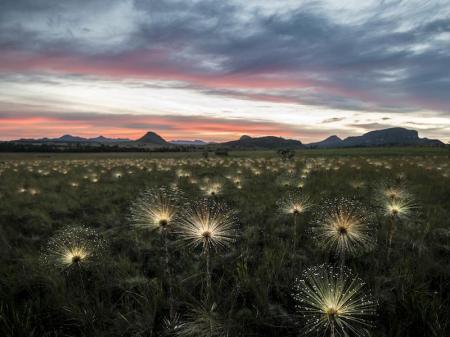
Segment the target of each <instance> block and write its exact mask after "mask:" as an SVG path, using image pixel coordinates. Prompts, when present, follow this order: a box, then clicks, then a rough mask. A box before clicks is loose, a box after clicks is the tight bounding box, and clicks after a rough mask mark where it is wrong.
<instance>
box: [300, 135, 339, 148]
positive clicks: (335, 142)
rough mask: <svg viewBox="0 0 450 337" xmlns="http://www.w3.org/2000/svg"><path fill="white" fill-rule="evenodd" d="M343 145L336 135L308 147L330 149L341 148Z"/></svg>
mask: <svg viewBox="0 0 450 337" xmlns="http://www.w3.org/2000/svg"><path fill="white" fill-rule="evenodd" d="M341 144H342V139H341V138H339V137H338V136H336V135H333V136H330V137H328V138H326V139H324V140H322V141H320V142H315V143H309V144H307V145H306V146H307V147H311V148H319V149H320V148H330V147H339V146H340V145H341Z"/></svg>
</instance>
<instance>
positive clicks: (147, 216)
mask: <svg viewBox="0 0 450 337" xmlns="http://www.w3.org/2000/svg"><path fill="white" fill-rule="evenodd" d="M183 201H184V196H183V193H182V192H181V191H180V190H179V189H177V188H176V187H160V188H150V189H147V190H146V191H145V192H144V193H143V194H142V195H141V196H140V197H139V198H138V199H137V200H136V202H135V203H134V204H133V205H132V206H131V210H130V213H131V223H132V224H133V225H134V226H135V227H137V228H140V229H150V230H155V229H159V230H167V229H169V227H171V226H172V225H173V223H174V222H175V219H176V215H177V211H178V209H179V206H180V204H181V203H182V202H183Z"/></svg>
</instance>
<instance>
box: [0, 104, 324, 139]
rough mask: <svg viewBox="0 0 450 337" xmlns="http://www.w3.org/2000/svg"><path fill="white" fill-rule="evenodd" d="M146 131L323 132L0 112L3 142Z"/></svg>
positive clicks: (210, 134)
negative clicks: (17, 139) (71, 134)
mask: <svg viewBox="0 0 450 337" xmlns="http://www.w3.org/2000/svg"><path fill="white" fill-rule="evenodd" d="M147 131H155V132H158V133H160V134H161V135H162V136H164V137H165V138H167V139H176V138H179V137H187V138H203V139H205V140H210V141H222V140H229V139H234V138H237V137H239V136H241V135H243V134H248V135H251V136H266V135H277V136H282V137H290V138H297V139H298V138H299V137H300V136H302V138H303V137H304V139H309V138H311V137H313V138H321V137H323V136H325V135H326V134H327V132H326V131H325V130H320V129H312V128H308V127H300V126H296V125H289V124H283V123H270V122H263V121H257V120H256V121H252V120H247V119H239V118H234V119H232V118H229V119H226V118H214V117H203V116H167V115H134V114H105V113H85V112H83V113H79V112H72V113H58V112H45V111H40V112H29V113H22V114H20V115H19V116H18V115H17V114H16V113H14V112H12V111H11V112H0V132H1V134H2V138H3V140H8V139H9V140H10V139H15V138H17V135H18V134H20V135H21V136H20V137H21V138H39V137H44V136H46V137H56V136H60V135H62V134H66V133H75V134H76V135H79V136H89V137H92V136H98V135H100V134H101V135H103V136H114V137H116V136H120V137H130V138H138V137H140V136H142V134H143V133H145V132H147Z"/></svg>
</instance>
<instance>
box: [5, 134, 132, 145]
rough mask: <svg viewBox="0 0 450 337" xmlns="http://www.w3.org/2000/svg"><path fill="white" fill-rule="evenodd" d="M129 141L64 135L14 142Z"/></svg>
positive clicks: (126, 140)
mask: <svg viewBox="0 0 450 337" xmlns="http://www.w3.org/2000/svg"><path fill="white" fill-rule="evenodd" d="M129 141H130V140H129V139H125V138H106V137H103V136H99V137H95V138H83V137H78V136H72V135H64V136H61V137H59V138H47V137H45V138H39V139H32V138H30V139H24V138H22V139H18V140H13V142H16V143H121V142H129Z"/></svg>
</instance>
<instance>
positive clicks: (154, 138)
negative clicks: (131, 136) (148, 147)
mask: <svg viewBox="0 0 450 337" xmlns="http://www.w3.org/2000/svg"><path fill="white" fill-rule="evenodd" d="M135 142H138V143H144V144H152V145H164V146H170V145H171V144H170V143H169V142H166V141H165V140H164V138H162V137H161V136H160V135H158V134H157V133H155V132H152V131H149V132H147V133H146V134H145V135H144V136H143V137H141V138H139V139H137V140H136V141H135Z"/></svg>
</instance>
